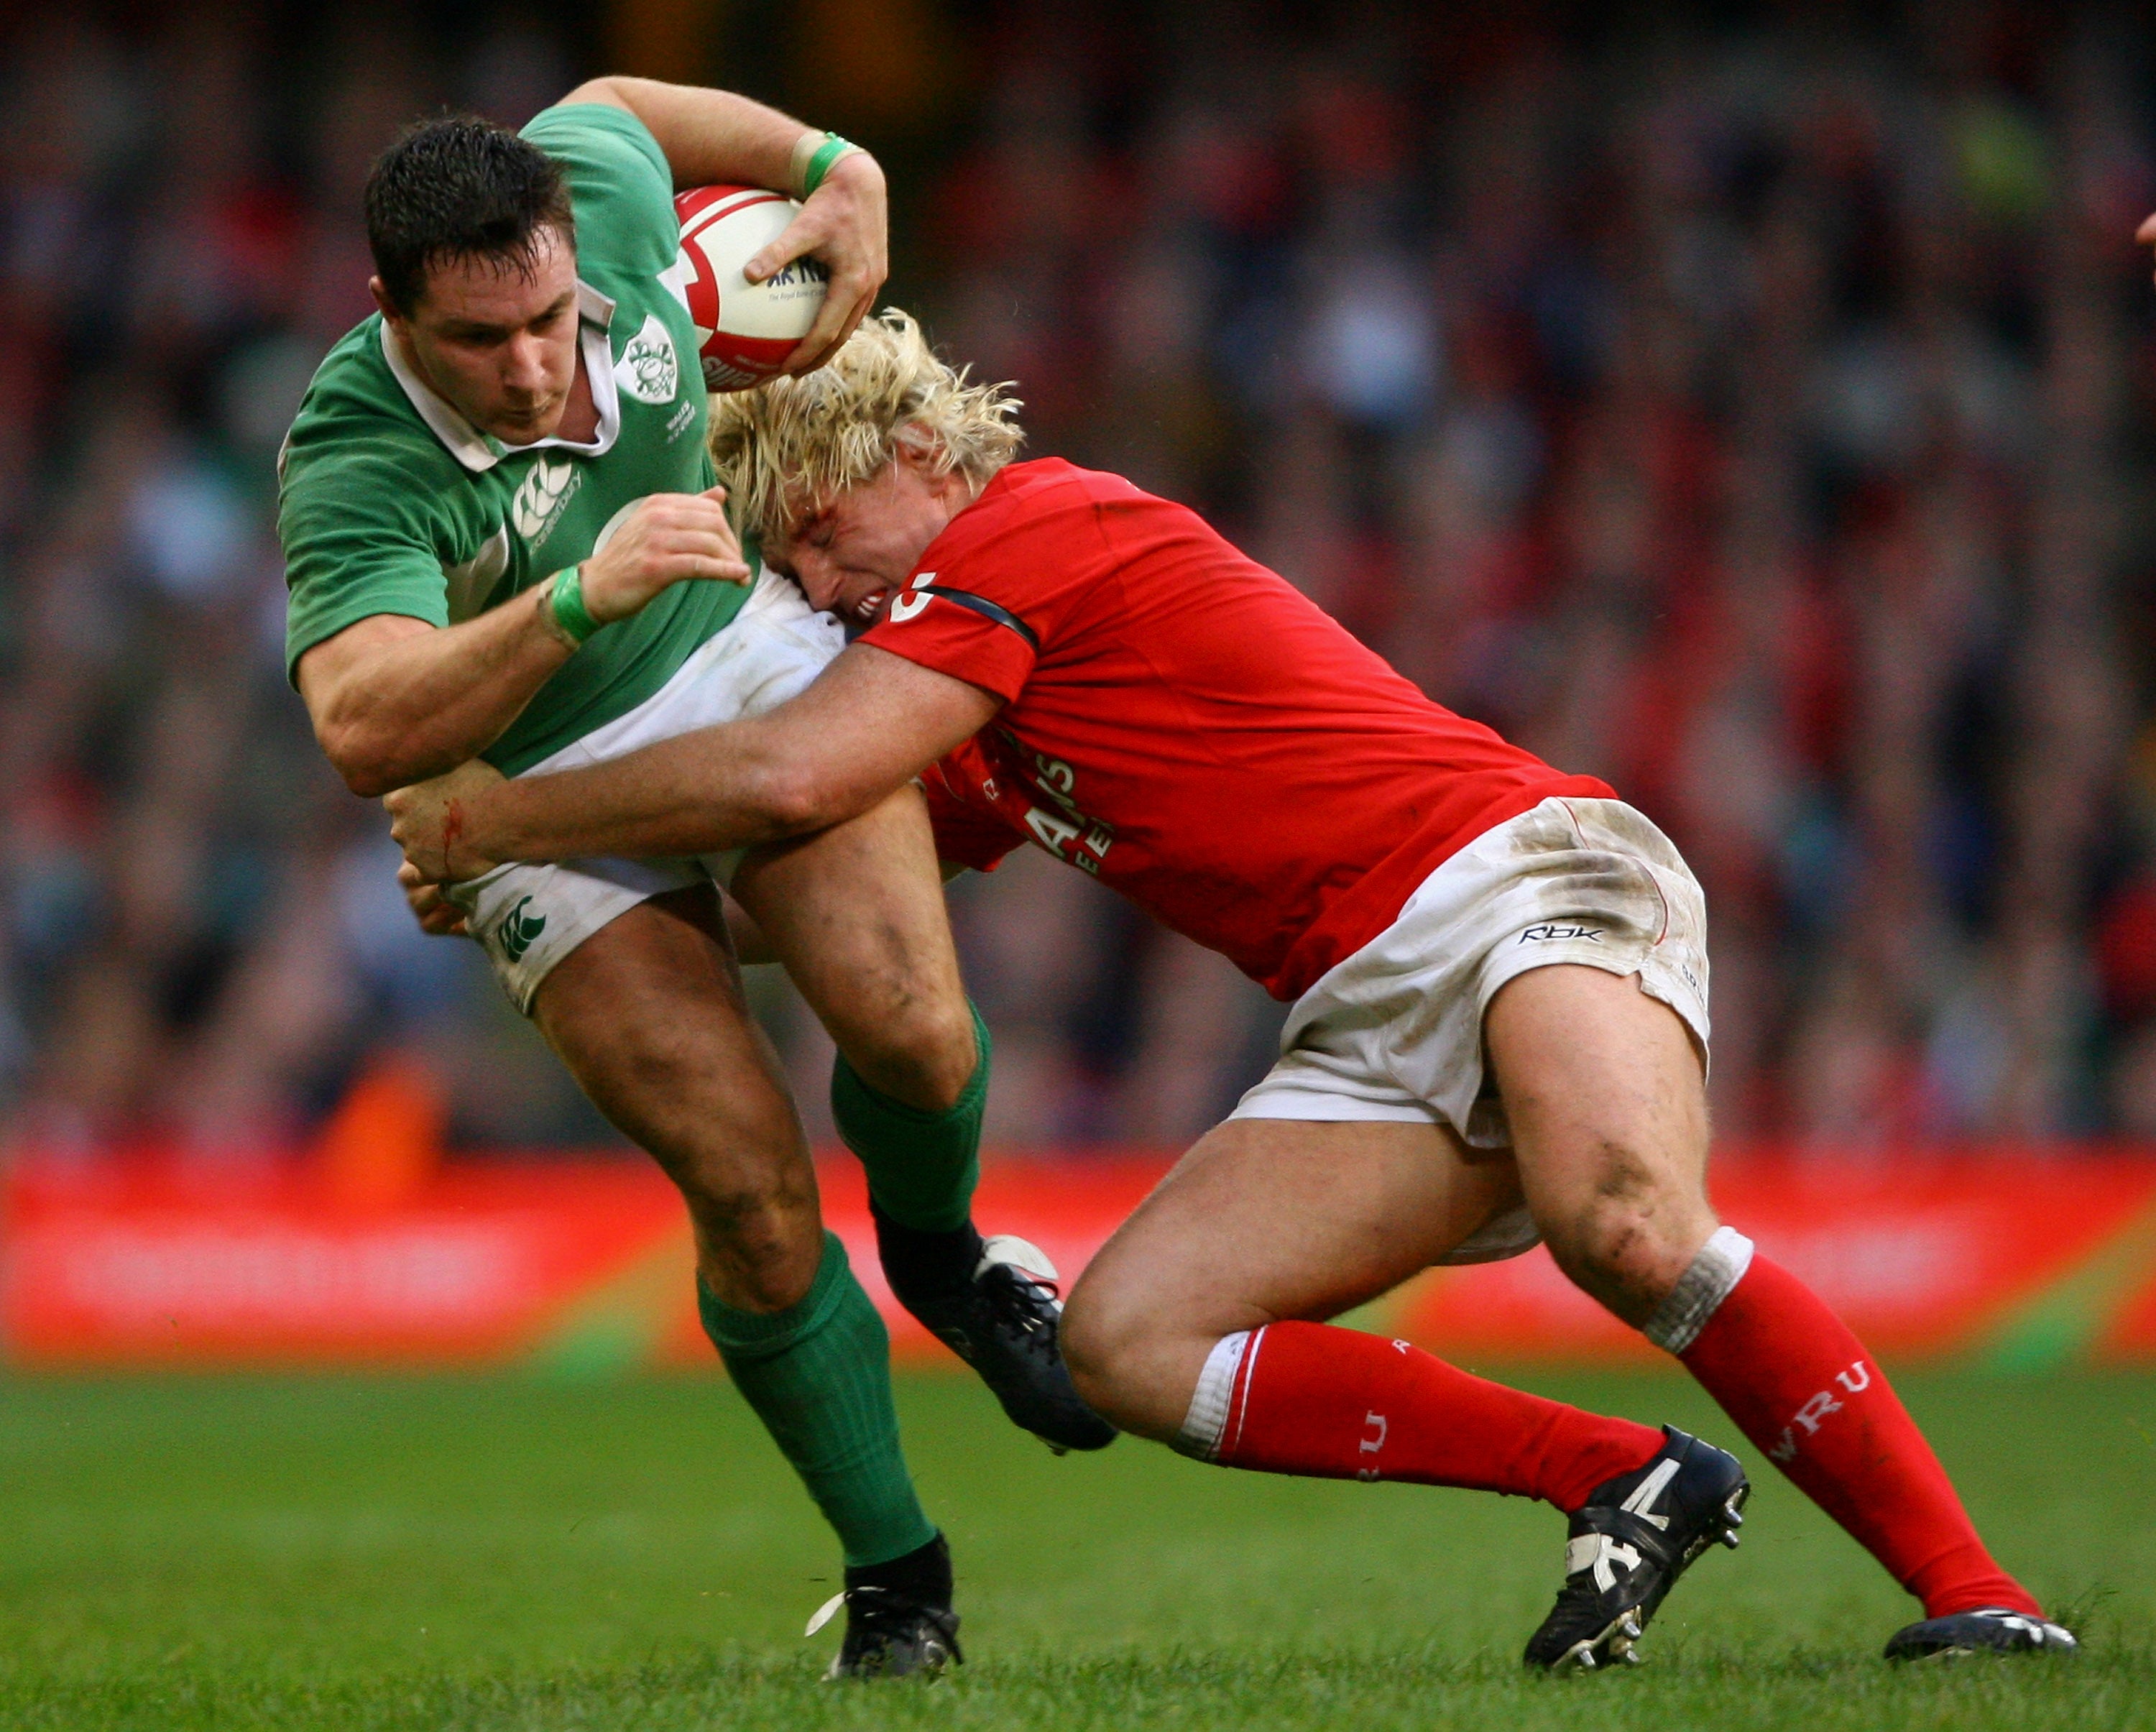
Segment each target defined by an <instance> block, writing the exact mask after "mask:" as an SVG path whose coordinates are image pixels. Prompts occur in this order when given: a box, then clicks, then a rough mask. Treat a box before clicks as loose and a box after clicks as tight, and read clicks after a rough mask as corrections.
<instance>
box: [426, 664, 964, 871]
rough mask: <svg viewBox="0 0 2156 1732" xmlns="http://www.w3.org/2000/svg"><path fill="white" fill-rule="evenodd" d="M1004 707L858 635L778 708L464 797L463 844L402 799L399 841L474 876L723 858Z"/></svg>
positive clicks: (906, 777)
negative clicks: (667, 858) (447, 842)
mask: <svg viewBox="0 0 2156 1732" xmlns="http://www.w3.org/2000/svg"><path fill="white" fill-rule="evenodd" d="M1000 702H1001V700H1000V699H998V698H997V697H995V696H993V695H991V694H990V693H988V692H986V691H982V690H981V689H980V688H979V687H978V686H969V685H968V684H967V683H966V682H965V681H962V680H954V679H952V677H951V676H949V675H947V674H939V673H937V672H934V671H932V670H930V669H928V668H925V667H921V666H918V665H917V664H916V663H914V662H911V661H908V660H905V658H903V657H902V656H897V655H891V654H890V653H888V652H887V651H885V650H878V649H875V648H873V647H871V646H870V645H866V644H856V645H854V646H853V647H852V648H851V649H850V650H846V651H845V652H844V654H843V655H840V656H839V659H838V660H836V661H834V662H833V663H832V664H831V666H829V668H827V669H825V670H824V673H823V675H822V676H821V677H820V678H819V679H818V680H817V681H816V683H815V684H814V685H813V686H810V687H809V688H808V690H807V691H804V692H803V693H802V694H801V695H800V696H798V697H797V698H794V699H793V701H792V702H788V703H784V704H782V705H780V706H779V707H778V708H777V709H775V710H773V711H772V712H771V713H770V714H769V715H767V716H760V717H756V718H755V719H753V720H752V721H747V722H728V723H727V724H726V725H725V726H723V727H707V728H704V729H701V730H700V731H699V732H695V733H687V734H682V735H680V736H678V737H677V738H674V739H670V740H665V741H661V742H660V743H659V744H657V745H655V746H647V747H646V748H644V750H643V751H641V752H636V753H630V754H629V756H627V757H624V758H615V759H613V760H612V761H611V762H609V763H603V764H597V765H594V766H593V768H589V769H582V770H570V771H567V772H565V773H562V774H560V775H551V776H526V777H521V778H519V779H517V780H516V781H513V782H502V783H498V784H494V785H492V786H490V787H487V788H485V789H481V790H480V791H479V792H477V793H475V794H471V795H470V796H467V797H463V798H460V799H459V800H458V801H456V802H455V803H454V809H453V810H452V811H451V812H450V813H449V815H448V816H447V818H446V820H444V828H446V830H448V831H449V832H450V833H452V834H453V835H454V838H455V841H456V848H457V850H458V851H457V852H447V851H444V845H443V844H442V842H441V841H440V840H438V839H437V836H436V835H430V834H425V833H421V832H419V831H417V830H415V828H414V823H415V821H416V823H417V824H419V825H426V826H428V827H429V829H430V830H431V829H432V828H433V826H434V820H431V819H430V818H429V815H428V814H427V812H426V809H425V803H424V802H423V801H420V800H418V799H413V800H411V801H409V802H408V803H407V804H405V805H404V806H403V807H402V808H400V804H399V802H400V801H403V799H404V797H403V796H398V797H396V798H395V799H392V801H391V803H390V808H391V811H392V814H393V815H394V816H395V817H396V819H397V820H398V822H397V828H396V831H395V833H396V835H398V840H399V841H400V842H403V843H404V844H405V845H406V850H407V852H408V853H409V854H412V855H413V856H416V857H417V859H418V865H419V866H420V869H421V871H423V872H430V873H432V872H439V873H440V874H441V875H443V876H465V875H466V870H467V869H468V868H469V867H470V865H471V864H472V863H473V862H475V861H477V860H480V859H484V860H485V861H503V860H568V859H573V858H576V857H577V856H582V855H594V854H597V855H606V854H612V855H626V856H631V857H635V856H641V855H654V854H659V855H665V854H705V853H713V852H716V851H719V850H721V849H726V848H739V847H746V846H749V845H753V844H755V843H757V842H767V841H772V840H777V839H778V838H779V837H781V836H789V835H802V834H803V833H805V832H807V831H810V830H822V829H824V828H826V827H827V826H829V825H833V824H838V823H841V822H843V821H844V820H846V819H849V818H851V817H854V816H855V815H858V814H860V813H862V812H865V811H866V810H868V809H869V808H870V807H871V806H873V805H875V804H876V803H877V802H878V801H880V800H881V799H884V798H885V796H887V795H888V794H891V791H892V790H893V789H897V788H901V787H903V786H904V785H905V784H906V783H907V782H908V781H910V780H911V779H912V778H913V777H915V776H916V775H918V774H919V773H921V771H922V770H924V769H926V768H927V767H928V766H929V765H930V764H932V763H934V762H935V761H936V760H937V758H941V757H942V755H943V754H944V753H946V752H948V751H949V750H951V749H952V747H954V746H957V745H958V744H960V743H962V742H963V741H965V740H968V739H970V738H972V737H973V735H974V734H975V733H977V732H979V731H980V729H981V727H983V724H985V723H986V722H988V720H989V718H990V717H993V715H994V714H995V712H996V710H997V708H998V705H999V704H1000ZM414 792H415V793H416V792H417V790H415V791H414Z"/></svg>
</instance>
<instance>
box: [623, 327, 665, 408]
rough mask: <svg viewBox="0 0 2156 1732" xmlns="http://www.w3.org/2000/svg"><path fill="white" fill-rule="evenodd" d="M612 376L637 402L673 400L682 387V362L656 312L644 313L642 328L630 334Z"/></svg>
mask: <svg viewBox="0 0 2156 1732" xmlns="http://www.w3.org/2000/svg"><path fill="white" fill-rule="evenodd" d="M613 377H614V383H616V384H618V385H619V386H620V387H621V388H622V389H623V390H624V391H626V392H628V393H629V395H630V396H631V397H634V398H635V399H636V400H637V401H638V402H639V403H671V402H673V400H674V398H675V393H676V392H678V391H679V390H680V388H681V363H680V359H679V358H678V357H676V356H675V353H674V339H673V338H672V337H669V336H668V335H667V334H666V327H665V326H664V325H662V324H660V322H659V315H658V314H656V313H648V314H646V315H645V316H644V328H643V329H642V330H641V331H638V332H637V333H636V335H635V336H634V337H631V338H629V347H627V348H625V349H624V350H623V351H622V352H621V359H620V360H619V361H617V362H614V364H613Z"/></svg>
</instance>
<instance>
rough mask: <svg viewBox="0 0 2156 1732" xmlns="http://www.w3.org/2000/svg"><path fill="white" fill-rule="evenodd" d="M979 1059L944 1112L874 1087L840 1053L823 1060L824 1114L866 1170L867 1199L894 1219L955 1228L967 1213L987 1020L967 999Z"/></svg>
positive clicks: (984, 1086) (984, 1078)
mask: <svg viewBox="0 0 2156 1732" xmlns="http://www.w3.org/2000/svg"><path fill="white" fill-rule="evenodd" d="M967 1008H968V1009H969V1010H973V1039H974V1041H975V1042H976V1043H977V1045H978V1050H979V1052H980V1055H981V1056H980V1062H979V1063H978V1064H976V1065H975V1066H973V1076H972V1077H969V1078H968V1080H967V1083H966V1092H964V1093H963V1094H962V1095H960V1096H959V1097H958V1102H957V1105H956V1106H954V1107H952V1108H951V1109H950V1111H949V1112H947V1113H924V1112H922V1111H921V1109H920V1108H918V1107H909V1106H907V1105H906V1104H905V1102H902V1101H894V1100H893V1099H891V1097H890V1096H889V1095H887V1094H881V1093H879V1092H877V1091H876V1090H875V1089H873V1088H871V1087H870V1086H869V1085H868V1084H867V1083H866V1082H863V1081H862V1080H861V1076H860V1072H858V1071H856V1070H855V1068H854V1067H853V1066H851V1065H850V1064H848V1063H847V1062H846V1056H845V1055H844V1053H840V1054H839V1059H838V1062H837V1063H836V1064H834V1065H833V1066H832V1067H831V1116H832V1118H834V1119H836V1120H837V1121H838V1124H839V1136H840V1137H842V1138H844V1139H845V1144H846V1147H847V1148H849V1149H852V1150H853V1151H854V1153H855V1154H856V1155H858V1156H859V1157H860V1163H861V1165H862V1166H863V1167H865V1169H867V1170H868V1175H869V1200H870V1202H872V1203H874V1204H875V1205H876V1208H877V1210H879V1211H880V1213H881V1214H883V1215H885V1216H887V1217H888V1218H889V1219H891V1220H892V1221H896V1222H897V1223H898V1224H899V1225H900V1226H903V1227H912V1228H915V1229H916V1230H917V1231H921V1232H924V1233H949V1232H955V1231H957V1230H958V1229H959V1228H960V1227H962V1226H965V1224H966V1223H967V1222H968V1221H969V1220H971V1219H972V1218H973V1186H974V1185H975V1184H976V1183H977V1182H978V1180H979V1179H980V1176H981V1159H980V1155H981V1115H982V1113H983V1110H984V1109H985V1108H986V1107H987V1106H988V1053H989V1045H988V1024H986V1023H985V1022H983V1021H982V1020H981V1013H980V1011H979V1010H978V1008H976V1007H974V1006H973V1005H970V1004H969V1005H968V1007H967Z"/></svg>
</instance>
